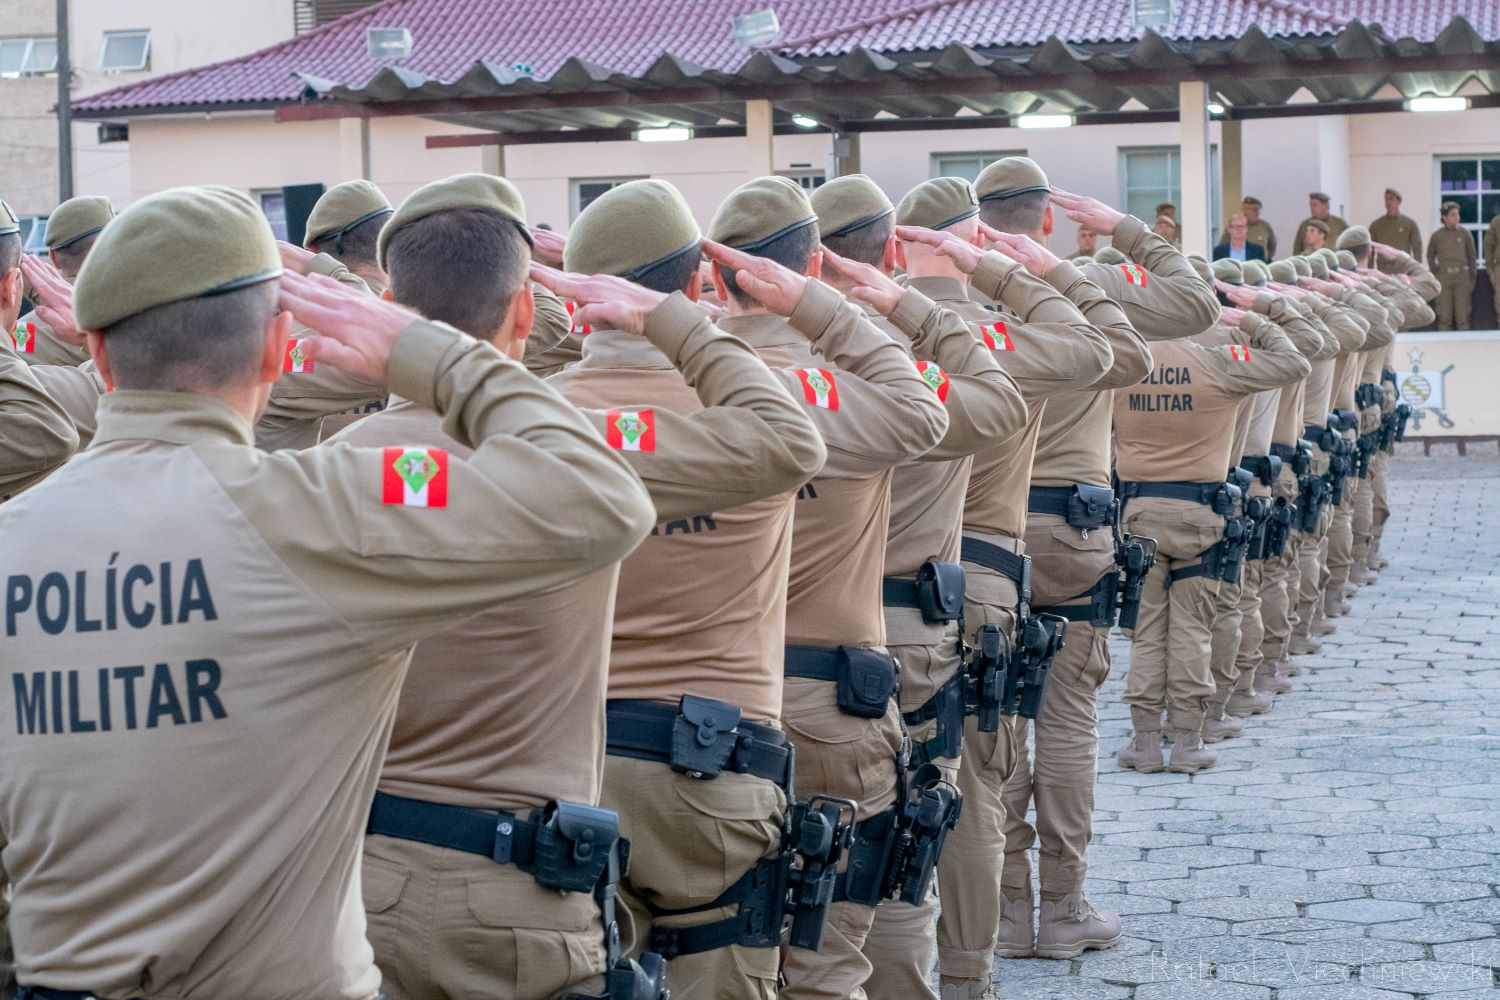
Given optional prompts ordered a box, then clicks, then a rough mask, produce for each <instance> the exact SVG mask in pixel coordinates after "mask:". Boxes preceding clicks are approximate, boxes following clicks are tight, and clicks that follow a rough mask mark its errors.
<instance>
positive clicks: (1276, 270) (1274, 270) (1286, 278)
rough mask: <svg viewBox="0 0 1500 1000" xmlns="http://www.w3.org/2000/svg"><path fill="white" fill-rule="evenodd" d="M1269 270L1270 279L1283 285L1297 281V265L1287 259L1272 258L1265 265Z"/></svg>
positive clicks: (1293, 283)
mask: <svg viewBox="0 0 1500 1000" xmlns="http://www.w3.org/2000/svg"><path fill="white" fill-rule="evenodd" d="M1266 270H1268V271H1270V272H1271V280H1272V281H1276V282H1280V283H1281V284H1283V285H1295V284H1296V283H1297V267H1296V265H1294V264H1293V263H1292V262H1291V261H1289V260H1273V261H1271V263H1270V264H1269V265H1268V266H1267V267H1266Z"/></svg>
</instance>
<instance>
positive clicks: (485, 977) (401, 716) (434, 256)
mask: <svg viewBox="0 0 1500 1000" xmlns="http://www.w3.org/2000/svg"><path fill="white" fill-rule="evenodd" d="M524 218H525V209H524V207H523V205H522V202H521V197H520V195H519V194H518V193H517V192H516V190H515V188H514V187H513V186H512V185H511V184H510V183H509V182H508V181H506V180H504V179H503V178H499V177H494V176H489V175H484V174H460V175H458V176H455V177H450V178H448V179H446V180H443V181H438V182H435V183H433V184H429V185H427V186H425V187H423V188H421V189H419V190H418V191H417V192H415V193H414V194H413V195H412V196H411V197H410V198H408V199H407V200H406V201H405V202H404V203H403V204H402V206H401V209H400V211H398V212H396V213H395V215H394V216H392V218H391V220H390V222H389V223H388V224H387V226H386V227H385V229H384V230H383V231H382V232H381V235H380V244H379V254H380V264H381V267H382V269H383V270H386V271H389V273H390V275H391V282H392V283H391V289H390V292H389V295H390V296H392V297H394V299H395V300H396V301H398V302H400V303H401V304H402V305H406V306H409V307H412V308H415V309H417V310H418V311H420V312H421V313H422V314H423V315H424V316H426V317H428V318H429V319H435V320H441V321H446V322H448V323H450V324H451V325H452V326H454V327H456V328H458V329H461V330H464V331H465V332H467V333H470V334H471V335H473V336H475V337H476V338H477V339H481V340H488V341H490V342H492V343H494V344H495V346H496V347H497V348H498V349H499V350H500V351H501V353H505V354H509V355H510V356H511V357H515V356H516V355H517V354H518V353H519V351H520V347H521V344H520V341H522V340H523V339H524V336H525V334H526V333H527V332H528V328H527V324H529V322H530V315H529V309H528V308H527V306H528V302H527V298H528V296H527V295H526V294H525V292H526V291H527V290H528V278H529V273H530V245H529V238H530V232H529V231H528V230H527V229H526V228H525V223H524V221H523V220H524ZM605 290H606V293H607V294H608V296H609V298H608V302H609V303H612V305H609V306H608V308H610V309H611V310H613V311H623V310H624V309H625V308H626V307H634V308H635V309H636V310H637V311H638V314H639V315H642V316H646V317H647V319H646V321H645V323H644V330H643V332H644V334H645V338H644V339H643V338H642V337H640V336H638V335H636V334H634V333H623V332H621V333H613V334H611V333H604V332H598V333H596V334H594V335H593V337H594V339H593V340H591V341H590V343H591V344H593V345H595V346H602V345H603V344H604V343H605V341H607V340H610V339H611V338H613V340H614V341H615V342H616V343H617V344H618V345H619V349H620V350H629V349H630V348H632V347H636V348H638V350H639V352H640V353H646V352H647V349H648V348H649V354H648V356H650V357H652V358H653V359H654V358H658V357H660V356H661V352H660V351H659V350H658V349H657V348H656V347H652V346H650V345H652V344H662V345H665V347H666V349H667V350H670V351H672V355H671V358H672V360H673V361H674V362H676V363H678V364H682V363H684V362H686V363H687V364H686V375H687V377H688V378H690V379H691V380H692V382H687V381H682V378H681V376H678V377H677V382H678V383H679V384H680V385H681V386H682V387H683V388H685V389H687V390H688V392H690V393H691V392H692V389H691V388H690V386H691V385H692V384H693V383H697V386H698V393H699V394H701V395H693V396H692V397H691V398H692V399H693V400H694V401H700V400H701V402H698V406H699V407H700V408H699V409H697V412H687V413H681V414H679V413H678V412H676V411H675V410H672V409H667V408H664V407H662V406H661V405H660V404H661V403H662V402H663V400H660V399H659V398H658V399H654V400H653V399H651V398H650V397H651V396H653V395H655V394H653V393H650V392H649V391H648V390H645V389H644V387H642V386H640V385H639V384H637V385H634V386H632V387H631V391H632V392H634V393H636V394H637V395H634V396H633V397H632V398H633V399H635V400H636V401H637V402H655V403H657V408H656V409H654V410H653V411H652V416H650V417H649V418H648V419H649V421H650V423H651V433H652V435H653V437H652V440H651V442H650V443H651V445H652V450H650V451H646V450H629V451H625V450H622V452H621V457H622V458H625V459H626V460H627V461H629V462H630V463H631V465H632V467H633V468H634V469H635V470H636V472H637V473H638V474H639V475H640V476H641V477H642V481H643V482H644V483H645V484H646V486H647V489H648V490H650V492H651V496H652V500H653V502H654V504H655V506H656V517H657V520H658V521H660V522H670V521H673V520H675V519H677V518H682V517H691V516H692V515H693V514H695V513H698V512H700V511H702V510H710V509H719V508H727V507H734V506H736V505H738V504H740V503H743V502H745V501H747V500H750V501H754V500H759V499H761V498H762V496H770V495H773V494H777V493H785V492H786V491H787V490H789V489H792V488H795V487H796V486H797V485H799V484H800V483H801V482H802V481H804V480H805V479H806V478H807V477H808V476H810V475H811V474H812V472H813V471H815V470H816V468H817V466H818V464H819V462H820V460H821V457H822V449H821V447H820V443H819V441H818V438H817V432H816V430H814V428H813V426H812V424H811V422H810V421H809V420H808V419H807V418H806V417H805V416H804V415H803V414H802V412H801V408H800V407H798V406H797V404H796V403H795V402H794V401H793V400H792V399H791V398H790V397H788V395H787V394H786V392H785V391H784V390H783V388H782V386H781V384H780V382H779V380H778V379H776V378H775V377H774V376H773V375H772V374H771V372H770V371H768V370H767V369H766V367H765V365H764V364H762V363H761V362H760V361H759V359H757V358H756V357H755V355H754V354H752V353H751V352H750V350H749V349H748V348H746V347H744V345H742V344H740V343H739V342H738V341H736V340H734V339H733V338H731V337H728V336H725V335H724V334H722V333H719V332H718V331H716V330H714V328H713V327H712V326H711V325H710V324H709V322H708V318H707V316H706V315H704V314H703V313H702V312H701V311H700V310H697V309H695V308H693V307H692V306H691V304H690V303H688V302H686V301H678V302H677V303H675V305H673V306H667V305H666V304H665V301H666V299H667V297H668V296H667V295H666V294H665V293H663V292H660V291H649V290H647V289H644V288H641V287H639V286H631V285H628V284H627V283H626V282H624V281H623V280H615V281H613V282H607V283H606V289H605ZM518 293H519V294H518ZM622 326H634V323H633V322H630V323H628V324H624V323H622ZM648 370H649V369H648ZM643 391H644V396H642V395H639V394H640V393H642V392H643ZM714 407H721V409H718V410H717V411H714V412H710V411H711V409H712V408H714ZM589 416H590V419H591V421H595V422H597V426H598V427H599V428H600V436H601V437H603V438H605V439H606V440H612V439H611V437H610V435H609V434H608V433H607V430H608V428H607V423H606V422H607V420H608V418H609V416H610V414H608V413H607V412H605V411H603V410H597V411H592V412H591V413H590V414H589ZM616 417H617V419H618V415H616ZM333 440H334V442H335V443H337V442H347V443H350V444H355V445H369V446H378V445H381V444H384V443H387V442H390V441H400V442H403V443H404V444H405V446H407V447H427V448H444V449H447V450H448V451H449V453H450V454H465V453H466V452H467V450H466V449H465V448H464V446H463V445H462V444H461V443H459V442H457V441H455V440H453V439H452V438H451V437H449V436H448V435H447V434H446V433H445V432H444V430H443V423H442V417H441V416H440V415H439V414H438V413H437V412H436V411H435V410H432V409H431V408H429V407H424V406H420V405H417V404H416V403H413V402H411V401H409V400H401V401H399V402H396V403H395V404H393V405H392V406H390V407H388V408H386V409H385V410H384V411H382V412H380V413H378V414H375V415H373V416H371V417H369V418H367V419H365V420H362V421H360V422H359V423H358V424H356V425H354V426H353V427H351V428H349V429H347V430H345V431H343V432H341V433H340V434H339V435H337V436H336V437H335V438H334V439H333ZM638 442H639V439H637V443H638ZM624 445H625V441H624V439H623V438H621V439H620V440H619V446H620V449H623V448H624ZM750 470H753V471H754V473H755V476H754V477H753V478H750V477H747V476H746V472H747V471H750ZM617 573H618V569H617V567H608V568H606V569H603V570H600V571H599V572H597V573H594V574H591V575H589V576H587V577H583V578H582V579H580V580H578V581H576V582H573V583H570V584H567V585H565V586H563V587H559V588H554V589H551V590H548V591H544V592H538V593H534V594H529V595H527V596H525V597H524V598H521V599H519V600H515V601H510V602H507V603H505V604H503V605H499V606H497V607H495V608H493V609H490V610H488V611H486V612H484V613H483V614H480V615H478V616H476V617H474V618H471V619H469V620H468V621H467V622H464V623H463V624H462V625H460V626H458V627H457V628H454V629H451V630H449V631H448V632H447V633H445V634H444V635H443V636H441V637H437V638H433V639H428V640H425V641H423V642H421V643H418V645H417V649H416V651H415V653H414V654H413V657H412V665H411V673H410V676H409V679H408V683H407V684H406V686H405V687H404V688H403V692H402V697H401V703H400V706H399V707H398V709H397V713H396V723H395V729H394V731H393V733H392V736H391V745H390V749H389V750H388V752H387V755H386V762H385V766H384V768H383V770H382V772H381V778H380V786H379V792H378V794H377V795H376V802H375V808H374V811H373V814H372V816H371V822H370V834H371V836H369V837H368V838H367V840H366V842H365V867H364V888H365V900H366V910H367V911H368V922H369V935H370V939H371V942H372V943H373V944H374V946H375V959H376V962H377V963H378V964H379V965H380V967H381V970H382V972H383V973H384V975H385V991H386V995H387V997H388V1000H400V998H402V997H411V996H425V995H430V994H432V993H435V992H437V993H442V994H445V995H449V996H456V995H462V994H467V993H474V992H478V993H481V994H483V995H484V996H487V997H507V996H515V997H521V996H554V995H557V994H559V993H564V992H592V993H598V992H599V983H598V982H597V980H598V979H599V975H600V973H602V972H603V971H604V968H605V965H606V961H605V959H606V954H605V948H604V943H605V940H606V937H605V934H606V933H607V932H606V931H605V930H602V929H601V928H600V922H599V913H598V907H597V905H596V902H595V899H594V898H593V896H592V895H591V894H590V893H589V892H586V891H585V892H581V893H580V892H576V891H575V892H572V893H559V892H557V891H556V886H555V885H549V884H548V883H547V881H546V880H544V879H543V878H542V876H541V874H540V873H538V872H535V871H533V872H531V873H529V874H528V873H527V872H526V871H524V870H517V869H516V868H515V867H514V865H497V864H496V863H495V859H494V858H493V852H492V850H491V849H490V846H492V845H486V844H484V843H473V842H471V841H472V838H469V837H468V836H467V833H466V831H465V830H464V829H463V828H458V827H456V826H455V825H454V824H456V823H458V822H460V821H462V822H463V823H464V824H470V823H476V822H478V820H476V819H475V818H474V817H475V815H476V812H478V811H482V815H483V816H484V817H485V819H484V822H483V829H484V830H485V831H486V832H487V833H491V832H492V831H493V829H494V828H495V827H496V825H497V824H498V823H500V822H502V821H504V820H505V819H506V818H507V816H508V817H509V819H510V821H511V822H512V823H515V824H517V826H524V825H525V824H528V823H529V824H532V825H533V826H536V825H537V824H539V823H542V822H543V821H544V820H545V818H546V817H545V813H544V811H543V809H544V807H548V803H549V802H550V803H560V805H556V806H552V807H549V808H552V809H554V810H557V815H559V816H562V817H563V818H562V819H561V820H558V822H559V823H563V822H566V821H567V820H568V818H569V817H570V816H571V815H572V813H573V812H576V813H578V814H579V816H580V817H581V818H582V819H583V820H591V821H593V822H595V823H596V824H603V827H604V828H605V829H607V828H608V826H609V825H610V824H613V823H617V822H618V821H617V819H616V818H615V817H614V816H612V815H598V814H597V813H596V812H594V811H592V810H589V809H574V808H573V807H575V806H585V807H592V806H596V805H597V804H598V802H599V799H600V784H601V778H602V772H603V765H604V726H603V721H604V694H605V678H606V672H607V665H608V648H609V632H610V620H611V610H612V603H613V599H614V593H615V579H616V576H617ZM558 620H565V621H568V622H571V623H573V624H572V626H571V627H569V628H566V629H558V628H555V627H553V625H552V623H554V622H556V621H558ZM564 665H565V666H566V669H560V667H562V666H564ZM434 823H437V824H439V825H440V826H441V825H447V826H448V829H449V830H450V832H451V835H452V836H451V839H450V840H449V841H448V842H447V843H435V842H434V839H435V838H433V836H432V829H433V824H434ZM437 839H441V838H437ZM480 840H484V838H480ZM490 840H491V841H492V840H493V838H492V837H491V838H490ZM480 847H483V848H484V850H478V848H480ZM476 855H477V856H476ZM517 860H518V859H516V858H515V857H513V858H512V861H513V862H514V861H517ZM601 861H602V858H601ZM584 874H587V873H584ZM585 881H586V880H585ZM538 883H540V884H538ZM476 921H477V924H478V926H474V923H475V922H476ZM416 925H421V926H427V927H430V928H431V931H430V933H429V934H428V937H427V946H426V947H425V948H422V949H417V950H413V949H408V948H406V947H404V945H403V943H402V941H401V938H402V935H403V934H404V933H406V931H405V929H406V928H408V927H411V926H416ZM518 928H521V929H527V930H531V931H550V932H553V933H550V934H546V935H542V934H538V935H537V939H536V940H533V941H530V942H528V943H527V944H526V946H525V952H526V953H525V954H524V955H523V954H521V953H520V951H521V949H520V948H518V947H517V937H516V930H517V929H518ZM479 939H485V940H486V941H487V943H486V944H485V945H484V946H483V947H480V946H479V945H477V944H476V941H478V940H479ZM476 948H478V952H479V953H482V955H483V960H482V961H481V960H473V959H472V958H469V959H466V958H464V957H463V956H465V955H470V956H472V955H473V954H476V951H475V949H476ZM574 955H584V956H588V960H587V961H585V962H577V963H575V962H574V961H572V960H571V959H570V956H574ZM533 970H534V971H533Z"/></svg>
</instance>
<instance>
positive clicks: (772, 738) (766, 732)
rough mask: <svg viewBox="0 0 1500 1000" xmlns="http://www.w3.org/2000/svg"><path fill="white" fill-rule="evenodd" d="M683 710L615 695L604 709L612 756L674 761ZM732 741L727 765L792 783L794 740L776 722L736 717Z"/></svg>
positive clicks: (725, 767)
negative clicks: (673, 748)
mask: <svg viewBox="0 0 1500 1000" xmlns="http://www.w3.org/2000/svg"><path fill="white" fill-rule="evenodd" d="M680 718H682V711H681V709H680V708H679V707H678V706H676V705H669V704H665V703H663V702H659V701H635V700H629V699H623V698H621V699H611V700H610V701H609V702H608V704H607V706H606V708H605V723H606V727H607V734H608V735H607V737H606V743H607V747H608V753H609V755H610V756H611V757H631V758H634V759H635V760H650V761H655V762H657V763H659V764H668V765H670V764H672V762H673V759H674V758H673V754H672V742H673V740H672V737H673V732H674V731H680V730H679V727H678V720H679V719H680ZM733 733H734V736H733V746H732V749H730V750H729V757H728V760H727V761H726V762H725V763H724V765H723V770H725V771H732V772H734V773H736V774H749V775H752V776H754V777H757V778H762V779H764V780H766V781H770V782H774V783H775V784H777V785H780V786H781V787H782V788H790V787H791V782H792V770H793V763H792V761H793V750H792V745H791V744H790V743H788V742H787V739H786V734H785V733H783V732H782V731H781V730H779V729H775V728H773V727H771V726H762V725H760V724H758V723H754V722H744V721H738V720H736V723H735V727H734V730H733Z"/></svg>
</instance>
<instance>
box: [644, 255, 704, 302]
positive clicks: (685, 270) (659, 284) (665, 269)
mask: <svg viewBox="0 0 1500 1000" xmlns="http://www.w3.org/2000/svg"><path fill="white" fill-rule="evenodd" d="M702 259H703V253H702V251H701V250H700V249H699V245H698V244H696V243H694V244H693V245H692V246H690V247H688V248H687V249H686V250H683V251H682V252H681V253H678V254H676V255H674V256H672V257H669V258H667V259H666V260H664V261H662V262H661V263H660V264H658V265H656V266H655V267H653V268H652V269H651V270H649V271H647V272H646V273H645V274H643V275H641V276H640V277H638V278H634V279H632V280H633V281H634V282H635V283H636V284H637V285H640V286H641V287H642V288H649V289H651V290H652V291H653V292H661V293H662V294H663V295H671V294H672V293H673V292H680V291H683V290H684V289H686V288H687V284H688V280H689V279H690V278H692V277H693V275H695V274H697V273H698V263H699V262H700V261H701V260H702Z"/></svg>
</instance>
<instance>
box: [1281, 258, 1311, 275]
mask: <svg viewBox="0 0 1500 1000" xmlns="http://www.w3.org/2000/svg"><path fill="white" fill-rule="evenodd" d="M1287 259H1288V260H1289V261H1291V264H1292V267H1294V268H1296V270H1297V277H1299V278H1311V277H1312V265H1310V264H1309V263H1308V262H1307V258H1306V257H1300V256H1299V257H1288V258H1287Z"/></svg>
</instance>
